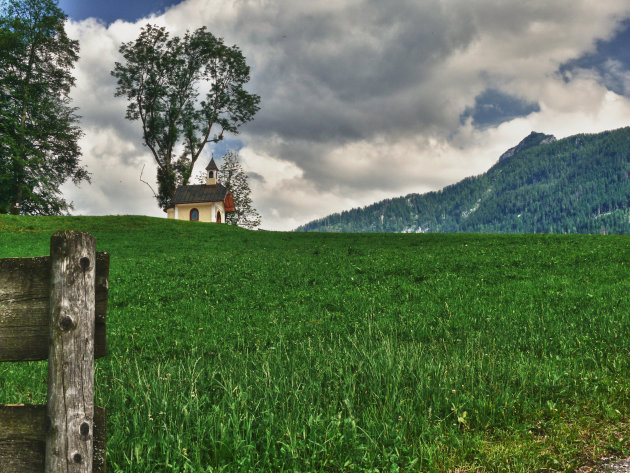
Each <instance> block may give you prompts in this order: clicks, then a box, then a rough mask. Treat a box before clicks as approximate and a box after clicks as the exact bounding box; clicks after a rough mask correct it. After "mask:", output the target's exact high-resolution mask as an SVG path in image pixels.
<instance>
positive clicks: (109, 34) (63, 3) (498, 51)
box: [59, 0, 630, 230]
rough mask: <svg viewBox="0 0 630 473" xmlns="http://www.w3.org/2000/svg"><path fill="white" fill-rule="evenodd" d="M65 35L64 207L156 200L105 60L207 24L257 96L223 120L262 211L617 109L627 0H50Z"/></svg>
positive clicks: (453, 168)
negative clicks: (70, 162)
mask: <svg viewBox="0 0 630 473" xmlns="http://www.w3.org/2000/svg"><path fill="white" fill-rule="evenodd" d="M59 6H60V7H61V9H62V10H64V12H65V13H66V14H67V15H68V16H69V18H70V19H69V22H68V24H67V25H66V31H67V32H68V34H69V35H70V36H71V37H72V38H74V39H78V40H79V42H80V47H81V52H80V59H79V61H78V63H77V65H76V68H75V77H76V78H77V86H76V87H75V88H74V89H73V91H72V94H71V96H72V98H73V105H74V106H76V107H78V108H79V112H78V113H79V114H80V115H81V117H82V118H81V127H82V129H83V131H84V133H85V136H84V137H83V138H82V139H81V142H80V144H81V147H82V151H83V163H84V164H85V165H86V166H87V168H88V170H89V171H90V172H91V173H92V184H91V185H88V184H86V183H83V184H81V185H80V186H79V187H76V186H75V185H73V184H72V183H68V184H65V185H64V187H63V189H62V190H63V192H64V195H65V196H66V197H67V198H68V199H69V200H72V201H73V202H74V206H75V210H74V212H73V213H74V214H77V215H112V214H120V215H122V214H134V215H149V216H156V217H165V216H166V214H165V213H164V212H163V211H162V210H161V209H159V208H158V206H157V202H156V201H155V199H154V197H153V194H152V192H151V190H150V189H149V187H148V186H146V185H145V184H143V183H142V182H141V181H140V178H141V173H142V179H143V180H148V181H149V182H151V181H153V180H154V178H155V164H154V163H153V160H152V159H153V158H152V156H151V154H150V152H149V150H148V149H147V148H146V147H144V146H143V145H142V134H141V129H140V126H139V124H138V122H130V121H128V120H126V119H125V118H124V116H125V108H126V101H125V99H124V98H122V97H118V98H115V97H114V91H115V88H116V83H115V79H114V78H113V77H111V75H110V71H111V70H112V68H113V66H114V63H115V61H120V59H121V58H120V56H119V53H118V49H119V47H120V45H121V44H122V43H123V42H128V41H132V40H134V39H135V38H136V37H137V35H138V33H139V31H140V28H142V26H144V25H145V24H147V23H152V24H157V25H160V26H165V27H166V28H167V29H168V31H169V32H170V33H171V34H173V35H183V34H184V33H185V32H186V30H187V29H190V30H192V29H196V28H198V27H200V26H207V27H208V29H209V30H210V31H211V32H212V33H214V34H215V35H216V36H219V37H222V38H223V39H224V40H225V42H226V43H227V44H230V45H232V44H236V45H238V46H239V48H240V49H241V50H242V52H243V54H244V55H245V57H246V58H247V63H248V64H249V66H250V67H251V80H250V82H249V83H248V85H247V89H248V90H249V91H250V92H254V93H256V94H258V95H260V96H261V110H260V111H259V112H258V114H257V115H256V116H255V118H254V120H253V121H252V122H250V123H248V124H246V125H244V126H243V127H242V128H241V130H240V133H239V134H237V135H228V136H226V139H225V140H224V141H223V142H222V143H219V144H218V145H216V146H214V147H212V146H207V147H206V148H207V149H206V150H205V151H204V155H203V156H202V157H200V159H199V161H198V162H197V165H196V168H195V173H200V172H203V169H204V168H205V166H206V165H207V163H208V161H209V160H210V157H211V156H212V155H214V157H215V160H217V162H218V163H219V165H220V157H221V156H222V155H223V154H224V153H225V152H226V150H228V149H234V150H238V151H239V154H240V156H241V159H242V162H243V165H244V167H245V169H246V170H247V172H248V174H249V175H250V184H251V187H252V198H253V201H254V205H255V207H256V208H257V209H258V211H259V212H260V214H261V215H262V225H261V227H262V228H264V229H269V230H292V229H294V228H296V227H297V226H298V225H301V224H304V223H306V222H308V221H310V220H313V219H315V218H320V217H324V216H326V215H328V214H330V213H333V212H339V211H342V210H347V209H350V208H353V207H359V206H364V205H369V204H371V203H373V202H376V201H379V200H382V199H385V198H391V197H397V196H401V195H406V194H408V193H412V192H417V193H424V192H428V191H432V190H438V189H441V188H443V187H444V186H447V185H449V184H453V183H455V182H458V181H459V180H461V179H463V178H465V177H467V176H471V175H477V174H481V173H483V172H485V171H486V170H487V169H489V168H490V167H491V166H492V165H493V164H494V163H495V162H496V161H497V160H498V158H499V156H500V155H501V154H502V153H503V152H504V151H505V150H507V149H508V148H511V147H512V146H515V145H516V144H517V143H518V142H519V141H521V140H522V139H523V138H524V137H525V136H527V135H528V134H529V133H530V132H531V131H537V132H543V133H547V134H553V135H554V136H556V138H558V139H560V138H563V137H565V136H569V135H573V134H577V133H595V132H599V131H603V130H608V129H615V128H620V127H624V126H628V125H630V48H629V47H628V45H629V44H630V2H628V1H627V0H598V1H597V2H593V1H592V0H554V1H553V2H551V1H549V0H391V1H387V2H385V1H382V0H319V1H318V0H310V1H294V0H238V1H236V0H184V1H181V2H174V1H169V0H154V1H144V0H140V1H138V0H133V1H131V0H127V1H120V0H109V1H107V2H102V1H86V0H60V2H59Z"/></svg>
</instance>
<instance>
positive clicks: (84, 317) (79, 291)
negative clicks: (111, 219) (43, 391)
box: [0, 232, 109, 473]
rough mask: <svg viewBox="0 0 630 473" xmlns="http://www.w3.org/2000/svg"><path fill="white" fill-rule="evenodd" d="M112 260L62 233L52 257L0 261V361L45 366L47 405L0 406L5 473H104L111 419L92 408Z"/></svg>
mask: <svg viewBox="0 0 630 473" xmlns="http://www.w3.org/2000/svg"><path fill="white" fill-rule="evenodd" d="M108 288H109V254H107V253H96V254H94V239H93V237H92V236H91V235H88V234H84V233H77V232H61V233H56V234H55V235H53V237H52V239H51V256H41V257H36V258H2V259H0V362H4V361H9V362H14V361H38V360H48V369H49V380H48V404H47V405H45V406H32V405H23V404H7V405H5V404H0V473H42V472H47V473H53V472H54V473H59V472H64V473H68V472H73V473H74V472H81V473H83V472H86V473H87V472H89V473H105V472H106V468H107V466H106V464H105V456H106V442H107V432H106V412H105V409H103V408H102V407H98V406H94V405H93V402H94V401H93V399H94V398H93V390H94V358H99V357H102V356H105V355H107V334H106V332H107V330H106V316H107V294H108Z"/></svg>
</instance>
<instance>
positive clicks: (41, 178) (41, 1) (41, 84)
mask: <svg viewBox="0 0 630 473" xmlns="http://www.w3.org/2000/svg"><path fill="white" fill-rule="evenodd" d="M65 20H66V16H65V15H64V13H63V12H62V11H61V10H60V9H59V8H58V6H57V2H56V1H54V0H6V1H4V2H0V213H3V214H6V213H12V214H20V213H22V214H40V215H41V214H61V213H65V212H67V211H68V210H69V209H71V208H72V204H71V203H68V202H66V201H65V200H64V199H63V197H62V196H61V193H60V190H59V189H60V187H61V185H62V184H63V183H64V182H66V181H67V180H69V179H71V180H72V181H73V182H74V183H75V184H78V183H80V182H81V181H84V180H86V181H88V182H89V174H88V172H87V170H86V169H85V168H83V167H82V166H81V165H80V161H79V160H80V157H81V150H80V148H79V146H78V140H79V138H80V137H81V135H82V133H81V130H80V129H79V127H78V125H77V123H78V116H77V115H76V114H75V112H76V108H73V107H71V106H70V98H69V94H70V89H71V88H72V87H73V86H74V83H75V79H74V77H73V76H72V73H71V72H72V67H73V65H74V63H75V62H76V61H77V59H78V51H79V43H78V42H77V41H74V40H71V39H69V38H68V36H67V35H66V32H65V29H64V25H65Z"/></svg>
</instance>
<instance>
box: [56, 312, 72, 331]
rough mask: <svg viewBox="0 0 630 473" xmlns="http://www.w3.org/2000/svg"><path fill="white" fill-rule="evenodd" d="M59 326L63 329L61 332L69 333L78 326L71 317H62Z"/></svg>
mask: <svg viewBox="0 0 630 473" xmlns="http://www.w3.org/2000/svg"><path fill="white" fill-rule="evenodd" d="M59 326H60V327H61V330H63V331H64V332H67V331H68V330H71V329H73V328H75V327H76V324H75V323H74V320H72V318H71V317H68V316H67V315H66V316H64V317H62V318H61V320H60V321H59Z"/></svg>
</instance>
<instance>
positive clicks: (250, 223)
mask: <svg viewBox="0 0 630 473" xmlns="http://www.w3.org/2000/svg"><path fill="white" fill-rule="evenodd" d="M219 178H220V180H221V182H222V184H223V185H224V186H225V187H226V188H227V190H228V191H230V194H232V198H233V199H234V208H235V209H236V210H235V211H234V212H229V213H227V214H226V217H225V221H226V223H229V224H232V225H238V226H240V227H245V228H256V227H258V226H259V225H260V222H261V217H260V214H259V213H258V211H257V210H256V209H255V208H254V206H253V202H252V199H251V197H250V193H251V189H250V187H249V179H248V177H247V173H246V172H245V171H244V170H243V166H242V165H241V160H240V157H239V155H238V153H237V152H235V151H228V153H227V154H226V155H225V156H223V158H222V161H221V168H220V170H219Z"/></svg>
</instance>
